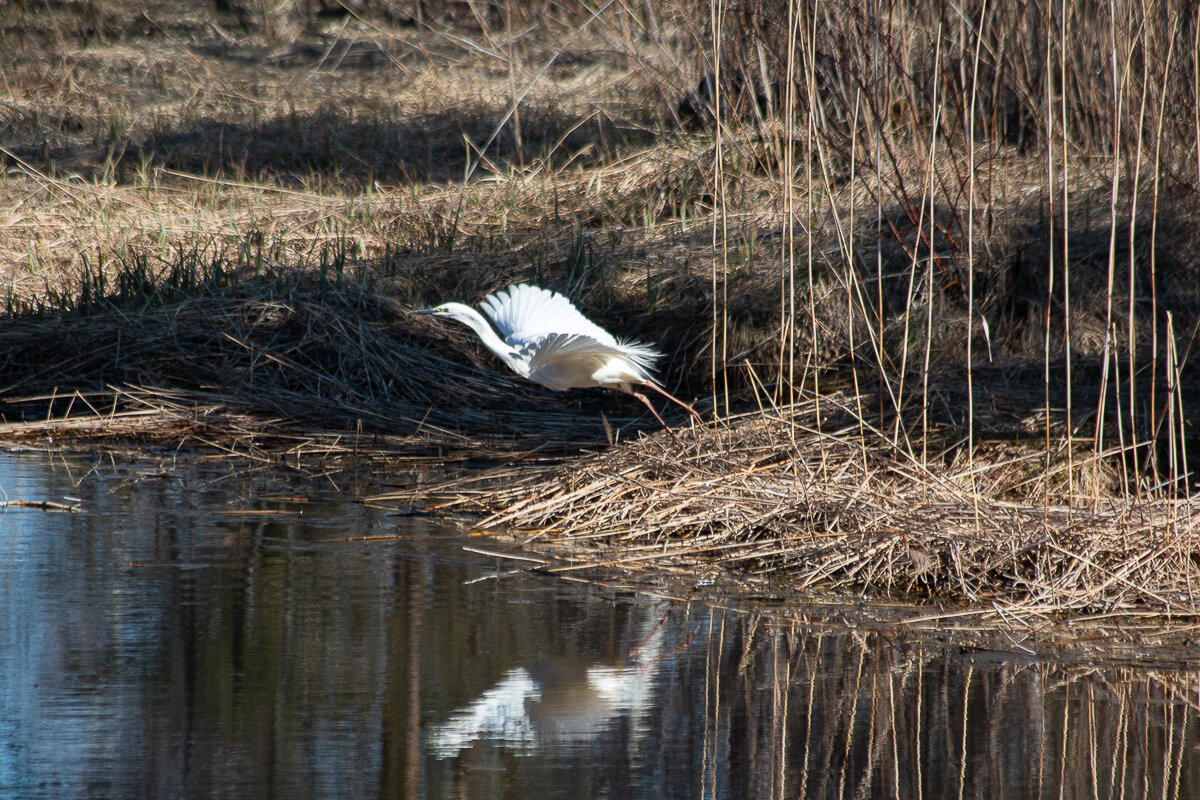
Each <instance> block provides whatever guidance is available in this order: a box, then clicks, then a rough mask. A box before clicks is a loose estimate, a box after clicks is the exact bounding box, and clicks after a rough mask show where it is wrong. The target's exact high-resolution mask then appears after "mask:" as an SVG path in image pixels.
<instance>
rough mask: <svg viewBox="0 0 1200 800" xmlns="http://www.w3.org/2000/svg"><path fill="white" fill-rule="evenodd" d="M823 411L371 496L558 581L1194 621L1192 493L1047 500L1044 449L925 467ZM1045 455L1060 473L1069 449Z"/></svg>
mask: <svg viewBox="0 0 1200 800" xmlns="http://www.w3.org/2000/svg"><path fill="white" fill-rule="evenodd" d="M821 403H822V405H823V408H825V409H826V411H825V414H829V413H830V411H831V410H834V409H836V412H835V414H836V416H837V417H838V419H836V420H833V422H835V423H840V424H830V423H831V420H829V419H826V420H825V421H824V424H823V425H821V426H819V425H818V424H817V420H816V408H817V405H816V403H814V402H809V403H806V404H804V405H800V406H796V407H794V408H790V409H785V410H782V411H775V412H769V413H763V414H752V415H748V416H743V417H740V418H737V419H734V420H731V421H730V424H729V425H727V426H724V425H723V426H720V427H716V428H705V429H692V430H681V431H678V434H679V436H680V437H681V438H682V439H683V442H684V450H683V451H682V452H681V451H679V450H678V448H677V447H675V446H674V445H673V444H672V442H671V441H670V440H669V439H668V438H667V437H666V436H662V435H659V436H654V437H650V438H644V439H640V440H638V441H636V442H631V443H630V444H628V445H627V446H625V447H622V448H618V449H613V450H609V451H606V452H602V453H596V454H593V455H590V456H586V457H583V458H581V459H580V460H577V461H576V462H574V463H572V464H570V466H569V467H564V468H551V469H544V470H540V471H535V472H532V473H529V472H527V473H525V474H520V475H516V476H515V477H513V478H512V480H511V483H510V484H508V485H505V486H503V487H502V488H498V489H495V490H494V491H492V492H490V493H488V494H485V495H482V496H481V495H480V494H478V493H476V492H473V491H472V492H463V493H459V491H458V487H459V484H458V483H456V482H450V483H447V484H445V485H443V486H440V487H432V488H426V489H425V490H423V491H422V492H419V493H412V492H407V493H401V494H398V495H392V496H384V497H380V498H376V501H378V502H384V503H386V502H395V501H397V500H401V501H403V502H405V503H408V502H412V501H413V500H416V499H418V498H420V499H421V500H422V501H425V502H430V503H434V504H436V505H437V507H439V508H441V509H483V510H485V511H486V512H490V513H488V515H487V516H486V517H485V518H484V519H483V520H482V521H480V522H478V523H477V524H475V525H474V527H475V528H476V529H479V530H497V529H511V530H513V531H515V533H514V536H515V537H516V539H517V541H518V542H519V543H520V544H521V545H523V546H526V547H529V548H532V549H534V550H544V551H547V552H550V553H554V554H556V555H557V556H558V557H559V559H560V561H559V566H557V567H555V568H554V571H557V572H575V571H578V570H590V569H600V568H605V569H610V570H611V569H614V568H615V569H618V570H633V571H637V570H642V569H645V568H647V567H671V568H676V569H677V568H680V567H682V568H683V569H684V570H685V571H686V572H687V573H689V574H691V575H692V576H693V577H695V576H696V572H697V570H698V571H699V572H700V573H702V574H705V575H709V576H711V575H720V574H721V573H722V572H730V571H731V572H732V573H733V574H737V575H741V576H744V577H747V576H748V577H754V578H758V579H762V580H764V581H766V582H767V584H766V586H767V587H768V588H767V589H766V591H767V592H768V593H769V592H770V591H771V589H770V588H769V587H772V586H773V587H775V588H776V590H783V591H786V592H794V591H804V590H810V589H811V590H818V589H820V590H833V591H849V592H852V593H855V594H858V595H863V596H867V597H875V598H880V599H884V598H890V599H900V598H908V599H919V598H946V599H953V600H962V601H970V602H972V603H982V604H984V605H985V606H992V607H996V608H1002V609H1004V610H1007V611H1014V612H1016V611H1022V612H1029V611H1034V610H1036V611H1039V612H1050V611H1073V612H1083V611H1087V612H1094V613H1098V612H1112V613H1122V612H1125V613H1132V612H1144V611H1145V610H1147V609H1153V610H1156V611H1158V612H1161V613H1164V614H1169V615H1173V614H1182V615H1194V614H1197V613H1200V524H1198V523H1200V501H1198V500H1196V499H1195V498H1193V499H1190V500H1187V501H1178V502H1165V501H1164V502H1158V501H1155V502H1151V501H1135V500H1133V499H1121V500H1118V499H1112V500H1106V501H1105V502H1103V503H1101V504H1092V503H1091V502H1089V500H1088V498H1087V497H1074V498H1068V500H1069V504H1064V505H1051V504H1048V503H1047V502H1045V501H1042V502H1037V501H1034V500H1033V499H1032V498H1030V497H1029V493H1028V487H1027V484H1028V476H1029V475H1030V473H1037V474H1038V475H1039V480H1044V479H1045V473H1044V472H1043V468H1044V465H1045V462H1046V461H1047V454H1046V453H1044V452H1036V451H1032V452H1031V451H1026V452H1024V453H1023V454H1022V455H1020V456H1019V457H1017V458H1013V459H1009V458H993V459H992V460H990V461H985V460H984V459H983V458H981V457H978V456H977V457H976V459H974V461H973V462H970V461H969V460H968V459H966V458H965V457H962V456H961V455H960V457H959V458H957V459H954V458H946V457H945V456H944V455H943V457H939V458H937V459H930V460H929V461H927V462H926V463H924V464H923V463H921V461H920V460H919V459H918V458H914V457H912V456H911V455H910V454H909V452H908V450H907V448H906V447H903V446H898V445H897V443H895V442H892V441H889V440H888V439H887V437H886V436H883V435H881V434H880V433H879V432H877V431H872V430H871V429H869V427H866V426H862V425H859V424H858V423H857V421H856V420H855V416H854V413H853V412H852V408H853V406H852V405H851V404H852V403H853V398H852V397H848V396H842V397H836V396H826V397H823V398H822V399H821ZM819 428H823V429H821V430H819ZM1051 458H1052V460H1053V461H1054V463H1055V464H1056V465H1057V468H1058V469H1065V468H1066V461H1065V459H1063V458H1062V454H1061V453H1056V454H1053V455H1052V456H1051ZM1080 461H1081V462H1082V463H1083V464H1088V463H1090V462H1088V460H1087V459H1080ZM972 464H973V465H972ZM1082 483H1086V482H1085V481H1078V482H1077V483H1076V485H1078V484H1082ZM1009 498H1013V499H1009ZM705 565H707V566H705Z"/></svg>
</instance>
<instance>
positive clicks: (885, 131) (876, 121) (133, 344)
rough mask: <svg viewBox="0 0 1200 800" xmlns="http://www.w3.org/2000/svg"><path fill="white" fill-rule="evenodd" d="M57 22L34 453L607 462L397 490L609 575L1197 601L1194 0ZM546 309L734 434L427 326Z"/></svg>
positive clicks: (1147, 603) (289, 12) (41, 229)
mask: <svg viewBox="0 0 1200 800" xmlns="http://www.w3.org/2000/svg"><path fill="white" fill-rule="evenodd" d="M43 5H44V7H43V6H39V7H38V8H34V7H33V5H32V4H23V5H19V6H17V7H16V9H15V10H13V11H12V12H11V13H7V14H6V15H5V16H4V17H3V19H2V20H0V45H2V46H3V47H4V56H3V59H4V63H3V65H2V66H3V81H2V82H0V165H3V169H4V172H3V174H2V175H0V226H2V230H3V235H2V236H0V276H2V277H3V280H4V290H5V303H6V304H5V309H4V320H3V323H2V326H0V414H2V415H3V423H2V425H0V436H3V438H4V439H5V440H7V441H10V442H18V443H21V444H24V445H29V444H31V443H38V444H39V445H42V444H45V443H46V439H47V437H51V436H56V437H60V438H61V437H64V436H66V437H78V438H82V439H83V440H86V441H87V442H90V443H95V442H96V441H101V440H104V439H105V437H109V438H111V437H115V436H122V437H128V438H133V439H135V440H137V441H141V442H156V443H160V444H161V443H166V444H173V445H176V446H178V445H181V444H183V445H191V444H202V445H205V446H212V447H217V448H219V449H222V450H224V451H226V452H230V453H238V454H242V455H248V456H250V457H251V458H253V459H256V460H260V461H263V462H269V461H272V460H277V459H279V458H280V456H281V454H286V457H288V458H290V457H291V456H292V455H296V456H299V455H300V454H301V453H302V452H303V453H307V454H309V456H310V457H311V458H314V459H318V460H319V459H320V458H323V457H336V458H346V457H350V456H360V457H362V456H367V455H375V456H378V457H380V458H382V459H384V462H385V463H387V464H390V465H392V467H393V468H395V469H401V468H402V467H403V465H405V464H411V463H413V462H414V461H419V462H421V463H428V462H431V461H432V462H451V461H452V462H463V461H470V460H477V461H479V460H482V461H486V462H489V463H490V462H494V461H496V460H500V461H507V462H514V461H531V460H538V459H544V458H546V457H548V456H553V457H555V458H558V459H563V458H566V457H568V456H571V455H573V454H576V453H579V452H580V450H581V449H582V450H584V451H585V452H584V454H583V455H581V456H579V457H578V458H577V459H572V460H569V461H568V463H567V464H566V465H565V466H561V467H557V468H550V469H549V471H546V470H543V469H538V470H536V471H530V472H527V473H521V474H520V475H518V476H517V477H516V478H515V480H510V477H511V476H506V475H497V474H491V475H489V476H485V480H478V479H477V478H478V476H476V479H472V482H471V483H470V486H480V485H485V484H486V481H487V480H491V481H492V483H491V484H490V488H488V489H487V490H486V491H476V490H475V489H472V490H470V491H467V490H466V489H464V485H463V484H451V485H448V486H443V487H440V488H435V489H429V488H428V487H426V489H425V490H422V492H421V493H419V494H414V493H412V492H411V491H408V492H406V493H404V494H400V495H395V496H392V497H391V498H390V499H389V498H377V500H380V501H384V502H393V503H401V504H403V505H406V506H408V505H413V504H416V505H422V504H424V503H426V502H428V501H429V499H430V498H434V497H437V498H440V499H439V501H438V502H442V503H450V504H451V505H454V506H463V505H464V504H465V505H466V506H469V507H472V508H475V509H481V508H482V509H485V510H486V512H487V513H492V512H495V513H494V514H493V516H491V517H490V519H489V522H488V525H501V524H504V525H511V526H514V527H516V528H518V529H532V530H536V531H537V533H536V534H533V535H524V536H522V537H521V538H522V540H523V541H526V542H527V543H528V544H529V545H530V546H539V547H550V548H554V549H559V550H561V548H564V547H568V546H569V547H573V548H580V549H579V550H578V551H577V552H576V554H575V555H573V556H570V557H571V558H572V559H574V560H575V562H576V563H575V564H574V566H573V568H582V567H584V566H587V565H594V564H609V565H611V564H614V563H619V564H624V565H626V566H629V567H633V566H635V565H648V564H660V565H661V564H666V563H671V564H680V563H692V564H697V563H711V564H721V565H723V567H726V568H732V569H735V570H737V571H739V572H741V573H742V574H750V575H758V576H761V577H763V578H765V579H770V580H772V581H776V582H778V583H780V584H786V585H788V586H792V587H815V586H820V587H822V588H831V587H833V588H839V589H853V590H855V591H859V592H865V593H875V594H879V595H888V596H906V597H913V596H918V597H931V596H932V597H951V598H959V599H966V600H972V601H981V602H994V603H1004V604H1008V605H1009V607H1011V606H1013V605H1014V604H1016V605H1020V606H1021V607H1022V608H1025V609H1072V610H1080V609H1087V610H1091V611H1100V612H1104V611H1107V610H1120V611H1122V612H1128V611H1132V610H1135V609H1143V610H1145V609H1153V610H1157V611H1162V612H1169V613H1172V614H1182V613H1188V614H1191V613H1196V612H1197V611H1198V610H1200V608H1198V607H1197V601H1196V600H1195V599H1194V593H1195V590H1196V588H1197V582H1198V580H1200V572H1198V568H1197V560H1198V559H1200V556H1198V555H1197V554H1198V553H1200V540H1198V538H1197V537H1198V536H1200V532H1198V531H1197V525H1196V513H1195V512H1196V508H1195V502H1196V501H1195V499H1194V498H1195V496H1196V486H1197V481H1196V479H1195V477H1194V474H1193V469H1192V467H1190V466H1189V443H1192V442H1194V440H1195V438H1196V424H1197V423H1196V416H1195V415H1196V403H1195V402H1194V398H1195V394H1196V392H1195V388H1196V386H1197V384H1198V381H1197V377H1196V375H1197V372H1196V368H1195V366H1194V363H1195V358H1194V353H1193V344H1194V343H1195V340H1196V338H1197V331H1198V330H1200V268H1198V266H1197V265H1200V244H1198V242H1200V240H1197V238H1196V237H1195V235H1194V230H1195V227H1196V224H1197V220H1200V178H1198V175H1200V150H1198V148H1200V137H1198V136H1197V125H1198V124H1200V123H1197V122H1196V120H1197V119H1198V118H1200V117H1198V116H1197V114H1196V111H1197V108H1200V103H1198V102H1197V96H1196V92H1197V88H1196V87H1197V86H1200V78H1198V77H1197V76H1198V75H1200V66H1198V63H1197V59H1196V52H1197V48H1196V47H1195V42H1196V41H1197V37H1198V36H1200V29H1198V28H1197V19H1196V15H1195V10H1194V8H1193V7H1192V5H1191V4H1189V3H1183V2H1159V3H1142V4H1124V5H1122V6H1120V7H1117V6H1114V5H1111V4H1104V3H1093V2H1089V3H1079V4H1055V3H1048V2H1037V3H1034V4H1033V5H1032V6H1030V4H1027V3H1015V2H989V3H974V4H967V5H965V6H964V5H962V4H956V3H949V2H941V0H937V1H935V2H928V3H901V2H892V1H891V0H864V1H863V2H854V1H853V0H826V1H825V2H796V3H790V4H789V3H786V2H776V3H755V4H749V3H747V4H736V3H735V4H729V5H724V4H709V3H696V2H689V1H688V0H662V1H661V2H649V3H641V4H636V5H637V6H638V7H637V8H633V7H632V5H634V4H616V3H610V4H601V5H600V6H596V7H591V6H586V7H585V6H584V5H582V4H575V3H573V2H566V1H565V0H563V1H562V2H559V1H557V0H547V2H544V3H526V4H516V3H511V4H509V3H491V4H478V3H477V4H458V3H453V2H446V3H418V4H405V3H383V2H380V3H372V2H368V3H365V4H358V5H355V6H354V8H353V9H350V11H349V13H347V10H346V9H345V8H342V7H340V6H337V5H336V4H332V3H326V4H324V5H322V4H311V3H310V4H305V3H302V2H295V3H287V2H281V3H274V4H259V5H254V6H251V5H243V4H239V3H236V2H235V3H226V4H223V5H222V8H224V9H225V11H224V12H221V13H217V12H216V11H213V10H209V9H207V8H204V7H196V6H195V5H194V4H188V3H177V2H172V1H171V0H159V2H157V3H152V4H139V5H138V6H137V8H136V9H134V8H133V7H132V5H131V4H128V3H124V2H122V0H105V1H104V2H100V1H99V0H97V2H91V3H87V4H73V3H70V2H66V3H59V4H53V3H51V4H43ZM276 6H279V7H280V8H281V9H282V10H283V11H284V12H286V13H284V14H283V15H282V16H279V17H277V18H276V17H270V16H268V17H263V16H262V13H260V12H261V11H262V10H263V9H268V7H271V8H275V7H276ZM326 6H328V8H326ZM1031 8H1033V9H1034V11H1036V13H1034V11H1031V10H1030V9H1031ZM255 9H258V10H257V11H256V10H255ZM276 10H279V9H276ZM330 11H332V12H336V13H332V14H325V13H323V12H330ZM318 12H322V13H318ZM1114 15H1115V16H1114ZM273 20H274V21H273ZM704 76H708V77H707V78H706V77H704ZM513 281H533V282H537V283H540V284H543V285H547V286H550V287H552V288H555V289H558V290H560V291H564V292H566V293H568V294H569V295H570V296H571V297H572V298H573V299H574V300H575V301H576V302H577V303H579V304H580V306H581V307H582V308H583V309H584V310H585V311H586V312H587V313H588V314H589V315H591V316H594V317H595V318H597V319H599V320H600V321H601V322H602V323H603V324H605V325H606V326H610V327H612V328H613V329H615V330H617V331H618V332H620V333H622V334H624V335H626V336H630V337H635V338H643V339H647V340H650V341H654V342H656V343H658V344H659V345H660V347H661V348H662V349H663V350H664V351H665V352H666V353H667V358H666V359H665V360H664V364H663V378H664V381H665V382H666V383H667V384H668V386H669V388H671V389H672V390H673V391H675V392H676V393H683V394H686V396H687V397H688V398H689V399H690V398H692V397H697V398H699V407H700V408H701V409H702V410H703V411H704V413H705V415H706V417H708V418H711V419H713V420H714V422H713V426H712V427H711V428H706V429H704V430H691V431H686V430H684V431H681V432H680V435H681V437H682V438H683V439H684V441H685V443H686V445H687V446H686V449H685V451H684V452H682V453H681V452H679V451H678V449H677V448H676V447H675V446H674V445H673V444H672V443H671V441H670V439H668V438H667V437H666V436H664V435H655V436H651V437H646V438H639V437H638V435H637V432H638V431H641V430H645V429H646V428H647V427H648V421H647V420H646V419H645V418H638V419H632V418H631V417H630V415H631V414H632V413H634V412H635V410H636V406H634V405H632V404H628V403H626V402H625V401H626V399H625V398H620V397H617V396H615V395H611V394H608V393H601V392H593V393H586V392H581V393H574V394H572V395H569V396H567V397H565V398H564V397H562V396H555V395H552V394H550V393H547V392H544V391H541V390H539V389H537V388H536V387H531V386H529V385H527V384H522V383H520V382H519V381H517V380H515V379H514V378H512V377H511V376H509V375H507V374H504V373H500V372H497V371H496V370H495V365H494V364H492V362H491V361H490V360H489V359H488V358H487V356H486V354H485V353H483V352H482V351H481V350H480V348H479V347H478V346H477V345H476V344H474V343H473V342H472V341H471V340H470V339H469V338H468V337H466V336H465V335H464V334H463V332H462V331H455V330H448V329H447V328H446V327H444V326H439V325H436V324H435V323H432V322H431V321H429V320H428V319H423V318H418V317H416V316H414V315H410V314H408V313H407V312H406V309H408V308H411V307H415V306H424V305H429V304H431V303H432V302H434V301H441V300H448V299H456V300H463V301H474V300H477V299H478V298H479V297H481V296H482V295H483V294H485V293H486V292H488V291H492V290H494V289H497V288H501V287H503V286H505V285H507V284H508V283H509V282H513ZM668 413H669V410H668ZM668 419H669V420H670V421H672V422H675V421H679V422H680V423H682V420H681V419H680V418H679V417H678V416H669V417H668ZM614 440H615V441H616V442H617V444H618V446H617V447H613V448H609V449H607V450H604V451H603V452H597V451H599V450H601V448H604V447H606V446H608V445H610V444H612V442H613V441H614ZM1190 450H1191V452H1193V453H1194V450H1195V448H1194V447H1192V448H1190ZM531 454H532V455H531ZM1193 461H1194V458H1193ZM497 486H499V488H496V487H497ZM563 552H565V551H563Z"/></svg>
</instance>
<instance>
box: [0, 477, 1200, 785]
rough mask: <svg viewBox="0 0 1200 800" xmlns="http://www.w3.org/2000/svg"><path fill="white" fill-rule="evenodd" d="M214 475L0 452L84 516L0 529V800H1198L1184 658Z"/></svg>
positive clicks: (1198, 770) (1197, 726)
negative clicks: (795, 607) (596, 576)
mask: <svg viewBox="0 0 1200 800" xmlns="http://www.w3.org/2000/svg"><path fill="white" fill-rule="evenodd" d="M228 469H229V467H228V465H226V466H225V467H221V466H219V465H210V466H208V467H203V466H197V465H195V464H193V465H190V466H188V467H186V468H185V467H182V466H180V465H178V464H174V463H170V462H169V461H167V462H164V463H163V464H161V465H149V466H148V465H146V464H145V463H144V462H142V463H139V464H137V465H134V464H124V465H122V464H120V463H114V462H112V461H111V460H110V461H102V460H100V459H96V460H95V463H91V462H89V461H87V460H86V459H79V458H74V459H71V460H70V461H67V462H64V461H63V460H62V459H61V457H56V458H54V459H51V458H50V457H49V456H44V455H43V456H34V455H21V454H0V489H2V490H3V492H4V493H5V494H6V495H7V498H0V499H8V500H36V501H41V500H50V501H57V502H64V503H69V504H73V503H78V505H79V506H80V509H81V510H80V511H79V512H77V513H54V512H48V511H44V510H38V509H30V508H9V509H8V510H7V511H4V512H2V513H3V516H2V517H0V797H3V798H43V797H97V798H100V797H155V798H176V797H179V798H182V797H196V798H201V797H281V798H307V797H319V798H326V797H329V798H334V797H398V798H407V797H427V798H443V797H472V798H485V797H511V798H531V797H532V798H539V800H545V799H546V798H558V797H565V798H572V800H582V798H594V797H609V798H626V797H630V798H638V797H645V798H663V797H666V798H674V797H678V798H702V797H714V798H774V797H778V798H784V797H787V798H792V797H814V798H842V797H871V798H874V797H903V798H910V797H929V798H945V797H979V798H992V797H1004V798H1010V797H1030V798H1032V797H1041V796H1053V797H1059V796H1061V797H1072V798H1074V797H1103V798H1108V797H1139V798H1140V797H1156V798H1158V797H1170V798H1193V797H1200V714H1198V712H1197V708H1198V705H1200V679H1198V676H1197V674H1196V673H1195V672H1192V671H1186V670H1173V669H1156V668H1150V667H1147V668H1134V667H1117V666H1111V667H1110V666H1090V665H1086V664H1078V663H1055V662H1053V661H1047V660H1044V659H1040V660H1039V659H1033V658H1025V657H1019V656H1012V655H1008V654H987V653H983V654H981V653H966V652H963V651H962V650H961V649H958V648H953V647H948V646H946V645H942V644H936V643H929V642H922V641H919V640H917V639H912V638H906V637H905V636H904V635H902V634H901V633H900V632H888V631H884V632H873V633H871V632H860V631H854V630H850V629H846V628H837V627H828V626H820V625H802V624H799V623H782V622H778V621H773V620H772V618H771V617H770V616H763V615H760V614H757V613H755V612H753V611H752V610H741V611H727V610H719V609H711V608H708V607H705V606H703V605H699V604H680V603H674V602H668V601H665V600H662V599H656V598H654V597H649V596H642V595H630V594H622V593H618V592H613V591H608V590H605V589H602V588H597V587H594V586H587V585H582V584H578V583H569V582H565V581H562V580H560V579H554V578H550V577H547V576H542V575H536V574H529V573H514V571H513V570H512V567H513V563H514V562H505V563H498V562H497V561H496V560H495V559H490V558H487V557H485V556H481V555H478V554H474V553H471V552H468V551H465V550H463V548H462V544H463V543H464V539H463V537H462V536H461V534H459V533H458V532H456V531H454V530H453V529H450V528H446V527H441V526H439V525H438V523H436V522H432V521H430V520H426V519H419V518H409V517H396V516H388V515H385V514H384V513H383V512H380V511H373V510H371V509H368V508H365V507H363V506H360V505H357V504H356V503H354V502H352V501H351V500H349V499H348V498H349V493H346V492H334V491H331V490H327V489H322V488H321V487H318V486H314V485H312V484H310V483H305V482H302V481H297V482H296V483H295V484H287V483H284V482H283V481H282V480H281V478H280V477H279V475H278V474H277V473H273V474H272V477H268V478H254V477H250V476H246V475H237V474H232V473H229V472H228V471H227V470H228ZM223 470H226V471H223ZM68 498H69V499H68ZM364 537H377V538H372V539H367V538H364Z"/></svg>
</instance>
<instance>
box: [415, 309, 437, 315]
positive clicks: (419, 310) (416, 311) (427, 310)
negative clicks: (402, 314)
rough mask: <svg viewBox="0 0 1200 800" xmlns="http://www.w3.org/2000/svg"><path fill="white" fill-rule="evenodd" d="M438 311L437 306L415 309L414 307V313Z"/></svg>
mask: <svg viewBox="0 0 1200 800" xmlns="http://www.w3.org/2000/svg"><path fill="white" fill-rule="evenodd" d="M436 311H437V309H436V308H414V309H412V313H414V314H433V313H434V312H436Z"/></svg>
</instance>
